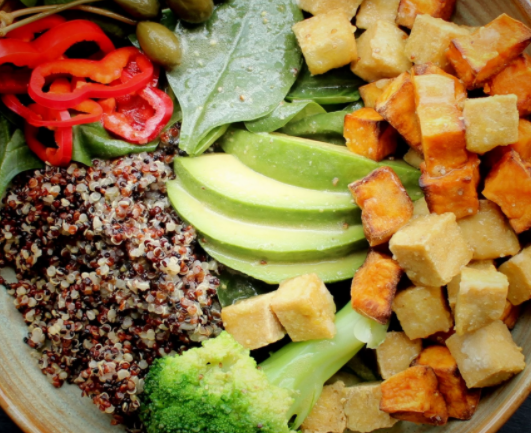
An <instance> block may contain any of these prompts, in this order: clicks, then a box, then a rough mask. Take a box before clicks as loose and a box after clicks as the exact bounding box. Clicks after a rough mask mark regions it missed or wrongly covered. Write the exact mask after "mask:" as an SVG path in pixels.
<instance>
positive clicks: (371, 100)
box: [358, 78, 392, 108]
mask: <svg viewBox="0 0 531 433" xmlns="http://www.w3.org/2000/svg"><path fill="white" fill-rule="evenodd" d="M391 81H392V80H391V79H389V78H383V79H381V80H378V81H375V82H374V83H369V84H365V86H361V87H360V88H359V89H358V90H359V92H360V96H361V99H362V100H363V104H364V105H365V107H367V108H374V107H376V101H377V100H378V98H379V96H380V95H381V94H382V93H383V91H384V90H385V88H386V87H387V86H388V85H389V84H390V83H391Z"/></svg>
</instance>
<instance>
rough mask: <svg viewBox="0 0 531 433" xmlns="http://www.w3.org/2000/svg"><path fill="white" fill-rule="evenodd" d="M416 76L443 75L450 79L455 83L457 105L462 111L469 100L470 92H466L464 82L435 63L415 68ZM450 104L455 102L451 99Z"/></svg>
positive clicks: (413, 71)
mask: <svg viewBox="0 0 531 433" xmlns="http://www.w3.org/2000/svg"><path fill="white" fill-rule="evenodd" d="M411 73H412V74H413V75H414V76H418V75H442V76H443V77H446V78H450V79H452V80H453V81H454V90H455V92H454V96H455V103H456V104H457V106H458V107H459V108H460V109H462V108H463V106H464V104H465V101H466V99H467V98H468V91H467V90H466V87H465V85H464V84H463V83H462V81H461V80H460V79H459V78H457V77H454V76H453V75H451V74H449V73H447V72H445V71H444V70H443V69H441V68H439V67H438V66H437V65H435V64H433V63H424V64H422V65H415V66H413V69H412V72H411ZM449 102H450V103H453V102H454V100H453V99H451V98H449Z"/></svg>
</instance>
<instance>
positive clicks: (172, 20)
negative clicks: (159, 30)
mask: <svg viewBox="0 0 531 433" xmlns="http://www.w3.org/2000/svg"><path fill="white" fill-rule="evenodd" d="M160 23H161V24H162V25H163V26H165V27H167V28H168V29H170V30H171V31H172V32H173V30H174V29H175V26H176V25H177V17H176V16H175V14H174V13H173V12H172V10H171V9H162V12H161V16H160Z"/></svg>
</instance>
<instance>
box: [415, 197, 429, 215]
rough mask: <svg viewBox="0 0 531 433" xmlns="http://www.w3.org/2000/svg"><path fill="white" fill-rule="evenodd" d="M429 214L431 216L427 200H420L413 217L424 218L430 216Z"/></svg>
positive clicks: (416, 204)
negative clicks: (423, 216)
mask: <svg viewBox="0 0 531 433" xmlns="http://www.w3.org/2000/svg"><path fill="white" fill-rule="evenodd" d="M429 214H430V210H429V208H428V203H426V199H425V198H424V197H422V198H419V199H418V200H417V201H416V202H415V204H414V205H413V215H414V216H422V215H429Z"/></svg>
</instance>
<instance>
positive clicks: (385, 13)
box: [356, 0, 400, 29]
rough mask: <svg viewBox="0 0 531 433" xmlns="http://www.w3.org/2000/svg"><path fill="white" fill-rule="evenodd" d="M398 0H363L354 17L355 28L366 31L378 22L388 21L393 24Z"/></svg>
mask: <svg viewBox="0 0 531 433" xmlns="http://www.w3.org/2000/svg"><path fill="white" fill-rule="evenodd" d="M398 3H400V0H365V1H364V2H363V3H362V4H361V7H360V10H359V12H358V15H356V26H357V27H358V28H360V29H368V28H369V27H371V26H372V25H374V24H376V22H377V21H379V20H386V21H390V22H392V23H393V24H394V23H395V20H396V14H397V12H398Z"/></svg>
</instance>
